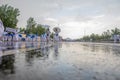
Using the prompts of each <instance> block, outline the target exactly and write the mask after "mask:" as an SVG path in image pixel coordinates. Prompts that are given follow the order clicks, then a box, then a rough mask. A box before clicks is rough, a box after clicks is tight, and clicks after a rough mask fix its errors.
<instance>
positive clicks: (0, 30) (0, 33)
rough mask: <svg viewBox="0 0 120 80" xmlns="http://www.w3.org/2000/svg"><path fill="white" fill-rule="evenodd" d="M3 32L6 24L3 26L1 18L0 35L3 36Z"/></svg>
mask: <svg viewBox="0 0 120 80" xmlns="http://www.w3.org/2000/svg"><path fill="white" fill-rule="evenodd" d="M3 32H4V26H3V23H2V21H1V20H0V37H2V35H3Z"/></svg>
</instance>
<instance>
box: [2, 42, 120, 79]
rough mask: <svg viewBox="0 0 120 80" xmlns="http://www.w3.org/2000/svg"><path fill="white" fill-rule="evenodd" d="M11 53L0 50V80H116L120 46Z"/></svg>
mask: <svg viewBox="0 0 120 80" xmlns="http://www.w3.org/2000/svg"><path fill="white" fill-rule="evenodd" d="M24 44H25V43H24ZM19 45H20V44H19ZM30 45H33V46H30V47H35V46H34V45H36V43H31V44H30ZM40 45H41V46H43V45H44V43H41V44H40ZM41 46H39V47H41ZM18 47H19V46H18ZM13 51H14V52H15V54H9V55H6V56H2V54H4V53H5V52H6V51H3V50H1V51H0V80H120V76H119V75H120V46H116V45H113V44H96V43H79V42H70V43H67V42H66V43H64V42H63V43H55V44H54V45H53V47H41V49H38V50H30V51H26V50H24V51H23V50H22V49H17V50H13Z"/></svg>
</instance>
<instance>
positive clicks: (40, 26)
mask: <svg viewBox="0 0 120 80" xmlns="http://www.w3.org/2000/svg"><path fill="white" fill-rule="evenodd" d="M36 33H37V34H38V35H41V34H44V33H45V28H43V27H42V25H40V24H38V25H37V27H36Z"/></svg>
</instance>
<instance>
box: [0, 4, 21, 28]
mask: <svg viewBox="0 0 120 80" xmlns="http://www.w3.org/2000/svg"><path fill="white" fill-rule="evenodd" d="M19 15H20V11H19V9H17V8H13V7H12V6H8V5H7V4H6V5H2V6H0V19H1V20H2V22H3V24H4V26H5V27H11V28H16V25H17V23H18V19H17V17H18V16H19Z"/></svg>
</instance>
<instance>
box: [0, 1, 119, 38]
mask: <svg viewBox="0 0 120 80" xmlns="http://www.w3.org/2000/svg"><path fill="white" fill-rule="evenodd" d="M2 4H9V5H11V6H13V7H15V8H19V10H20V14H21V15H20V16H19V18H18V19H19V23H18V26H19V27H25V26H26V21H27V19H28V18H29V17H33V18H34V19H35V20H36V22H37V23H40V24H48V25H50V26H51V29H52V28H53V27H55V26H58V24H59V27H60V28H61V33H60V35H61V36H63V38H67V37H70V38H80V37H82V36H83V35H87V34H91V33H101V32H103V31H105V30H107V29H111V28H114V27H119V26H120V0H0V5H2Z"/></svg>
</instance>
